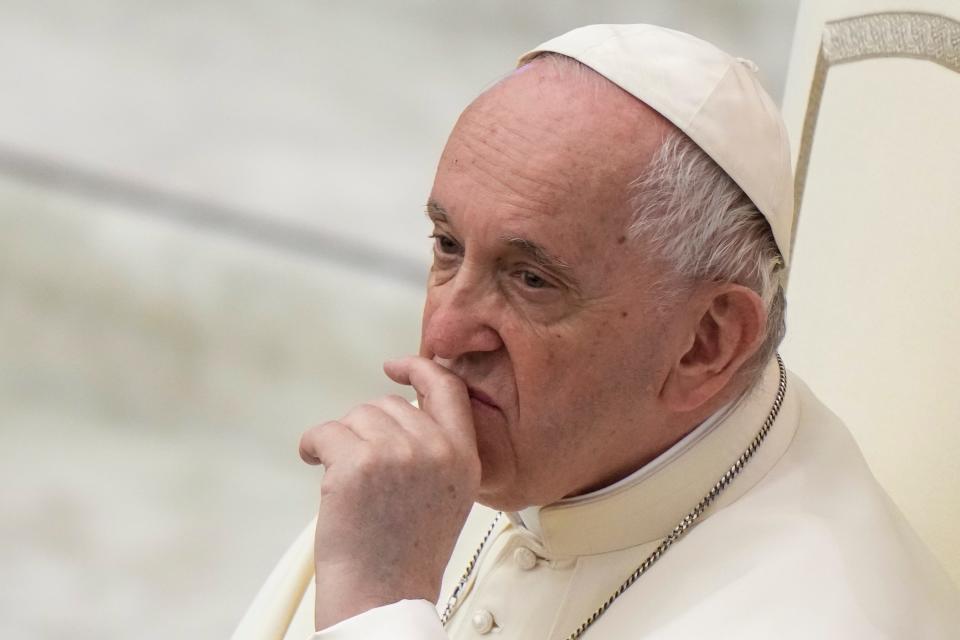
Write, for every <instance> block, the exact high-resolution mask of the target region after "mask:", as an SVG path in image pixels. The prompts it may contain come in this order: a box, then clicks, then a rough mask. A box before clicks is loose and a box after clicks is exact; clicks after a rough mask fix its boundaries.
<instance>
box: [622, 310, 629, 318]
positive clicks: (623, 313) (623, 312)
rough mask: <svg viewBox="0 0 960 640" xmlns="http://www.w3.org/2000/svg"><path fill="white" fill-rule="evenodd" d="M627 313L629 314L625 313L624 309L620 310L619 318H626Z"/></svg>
mask: <svg viewBox="0 0 960 640" xmlns="http://www.w3.org/2000/svg"><path fill="white" fill-rule="evenodd" d="M628 315H630V314H629V313H627V312H626V311H621V312H620V317H621V318H626V317H627V316H628Z"/></svg>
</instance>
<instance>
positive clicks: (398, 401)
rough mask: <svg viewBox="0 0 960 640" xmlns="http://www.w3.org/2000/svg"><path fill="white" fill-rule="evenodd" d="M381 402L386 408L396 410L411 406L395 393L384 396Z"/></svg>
mask: <svg viewBox="0 0 960 640" xmlns="http://www.w3.org/2000/svg"><path fill="white" fill-rule="evenodd" d="M382 402H383V404H384V405H386V406H389V407H397V408H398V409H406V408H407V407H410V406H412V405H411V404H410V402H409V401H408V400H407V399H406V398H404V397H402V396H398V395H397V394H395V393H394V394H390V395H388V396H384V397H383V400H382Z"/></svg>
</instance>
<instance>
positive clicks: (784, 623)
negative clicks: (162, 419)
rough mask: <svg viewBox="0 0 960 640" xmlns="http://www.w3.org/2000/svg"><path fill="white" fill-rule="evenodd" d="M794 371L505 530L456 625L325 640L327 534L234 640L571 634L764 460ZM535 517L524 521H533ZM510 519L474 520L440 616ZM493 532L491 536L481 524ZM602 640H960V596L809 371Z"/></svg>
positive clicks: (395, 621) (300, 552)
mask: <svg viewBox="0 0 960 640" xmlns="http://www.w3.org/2000/svg"><path fill="white" fill-rule="evenodd" d="M777 381H778V375H777V366H776V363H775V362H771V363H770V365H769V367H768V369H767V370H766V372H765V374H764V377H763V380H762V382H761V384H760V385H759V386H758V387H757V388H756V389H755V390H754V391H752V392H751V393H749V394H748V395H747V396H745V397H744V398H742V399H741V400H740V401H739V402H738V403H736V405H734V406H733V407H731V408H730V410H729V411H727V412H725V414H724V415H723V416H721V417H720V418H719V419H718V420H716V421H714V424H711V425H710V426H709V428H704V429H698V430H697V431H696V432H695V433H694V434H691V436H690V437H688V438H685V439H684V440H682V441H681V442H680V443H678V444H677V445H676V446H674V447H672V448H671V449H670V450H668V451H667V452H666V453H664V454H663V455H662V456H660V457H658V458H657V459H656V460H654V461H653V462H652V463H650V465H647V467H644V469H642V470H640V472H638V473H637V474H634V475H633V476H631V477H630V478H629V479H628V480H627V481H625V482H621V483H618V484H617V485H616V486H614V487H611V488H609V489H608V490H605V491H601V492H598V493H597V494H594V495H591V496H588V497H587V498H586V499H576V500H572V501H563V502H561V503H557V504H554V505H550V506H547V507H544V508H541V509H539V510H538V511H537V512H536V514H535V515H536V518H535V519H534V520H535V521H536V524H535V526H531V522H530V521H531V518H530V515H531V514H530V513H529V512H527V513H526V514H525V515H526V521H527V522H526V524H527V526H523V524H521V520H520V519H519V518H518V517H516V516H514V517H507V518H501V521H500V522H499V524H498V526H497V528H496V530H495V532H494V534H493V535H492V536H491V539H490V541H489V542H488V543H487V545H486V546H485V547H484V551H483V554H482V556H481V558H480V562H479V563H478V567H477V568H476V569H475V570H474V572H473V574H472V576H471V578H470V580H469V581H468V582H467V584H466V588H465V590H464V593H463V594H462V595H461V598H460V601H459V604H458V606H457V608H456V610H455V612H454V614H453V616H452V618H451V620H450V622H449V624H448V625H447V627H446V629H444V628H443V627H442V626H441V625H440V623H439V618H438V616H437V613H436V610H435V609H434V605H433V604H432V603H427V602H425V601H422V600H421V601H402V602H399V603H395V604H392V605H388V606H385V607H380V608H378V609H375V610H372V611H369V612H366V613H364V614H361V615H359V616H356V617H354V618H351V619H349V620H345V621H343V622H341V623H340V624H338V625H335V626H334V627H331V628H330V629H327V630H324V631H322V632H319V633H316V634H314V633H313V626H312V625H313V602H314V590H313V580H312V578H313V549H312V544H313V531H312V526H310V527H308V528H307V530H306V531H304V533H303V534H302V535H301V536H300V538H298V539H297V541H296V542H295V543H294V545H293V547H291V549H290V550H289V551H288V552H287V554H286V555H285V556H284V558H283V559H282V560H281V562H280V564H279V565H278V567H277V568H276V569H275V571H274V573H273V574H272V575H271V576H270V578H269V579H268V581H267V583H266V584H265V585H264V587H263V588H262V589H261V591H260V593H259V594H258V595H257V598H256V600H255V601H254V603H253V605H252V606H251V608H250V610H249V611H248V612H247V615H246V616H245V617H244V619H243V621H242V622H241V624H240V626H239V628H238V629H237V631H236V633H235V635H234V636H233V638H234V640H248V639H249V640H266V639H268V638H269V639H273V640H281V639H282V640H308V639H310V638H315V640H321V639H323V640H331V639H333V640H361V639H364V640H379V639H381V638H382V639H383V640H387V639H388V638H389V639H390V640H406V639H410V640H415V639H416V640H445V639H446V638H448V637H449V638H454V639H460V638H480V637H483V636H485V635H488V636H489V637H491V638H496V639H497V640H513V639H524V640H532V639H537V640H539V639H544V640H547V639H550V640H553V639H560V640H562V639H563V638H566V637H568V636H569V635H570V633H572V632H573V631H574V630H575V629H576V628H577V627H578V626H580V624H581V623H582V622H583V621H584V620H585V619H587V617H588V616H590V614H591V613H592V612H593V611H594V610H595V609H596V608H597V607H598V606H599V605H600V604H601V603H602V602H604V601H605V600H606V599H607V598H608V597H610V595H611V594H612V593H613V592H614V591H615V590H616V589H617V587H618V586H619V585H620V584H621V583H622V582H623V580H624V579H626V578H627V576H629V575H630V574H631V573H632V572H633V570H634V569H635V568H636V567H637V566H638V565H640V564H641V563H642V562H643V561H644V559H645V558H646V557H647V556H648V555H649V554H650V552H651V551H653V549H654V548H656V546H657V545H658V544H659V543H660V541H661V540H662V539H663V537H664V536H665V535H666V534H668V533H669V532H670V531H671V530H672V529H673V527H674V526H675V525H676V524H677V523H678V522H679V521H680V520H681V519H682V518H683V517H684V516H685V515H686V514H687V513H688V512H689V511H690V509H692V508H693V506H694V505H695V504H697V503H698V502H699V501H700V499H701V498H702V497H703V496H704V495H706V493H707V492H708V491H709V490H710V488H711V487H712V486H713V485H714V483H716V481H717V480H718V479H719V478H720V477H721V476H722V475H723V473H724V472H726V470H727V469H728V468H729V467H730V465H731V464H732V463H733V462H734V461H735V460H736V459H737V458H738V457H739V456H740V454H741V453H742V452H743V451H744V449H746V448H747V446H748V444H749V443H750V441H751V440H752V439H753V438H754V436H755V435H756V433H757V431H758V430H759V429H760V426H761V425H762V423H763V421H764V419H765V417H766V415H767V413H768V412H769V411H770V406H771V404H772V401H773V398H774V396H775V393H776V387H777ZM521 517H522V515H521ZM492 519H493V514H492V512H490V510H488V509H485V508H477V509H475V510H474V512H473V513H472V514H471V516H470V520H469V521H468V526H467V527H465V529H464V530H465V531H470V532H471V535H462V536H461V539H460V541H459V542H458V543H457V547H456V549H455V551H454V553H453V556H452V558H451V562H450V565H449V566H448V568H447V571H446V574H445V576H444V588H443V591H442V596H441V602H440V605H439V607H440V608H441V609H442V608H443V606H444V605H445V602H446V598H447V596H448V595H449V593H450V591H451V590H452V588H453V586H454V585H455V584H456V581H457V580H458V579H459V577H460V575H461V574H462V572H463V569H464V566H465V565H466V561H467V559H468V558H469V557H470V556H471V555H472V554H473V552H474V551H475V549H476V547H477V545H478V543H479V537H478V536H477V535H476V533H474V532H476V531H478V530H482V529H483V528H484V527H483V524H482V523H486V522H489V521H491V520H492ZM478 524H479V526H478ZM584 637H585V638H586V639H587V640H589V639H590V638H606V639H619V638H623V639H627V638H631V639H633V638H651V639H658V640H659V639H668V638H670V639H674V638H676V639H680V638H684V639H686V638H695V637H708V638H727V637H737V638H756V639H760V638H763V639H767V638H773V637H776V638H804V639H808V638H911V639H912V638H958V637H960V598H958V596H957V592H956V589H955V587H954V586H953V585H952V583H951V582H950V580H949V578H947V576H946V574H945V573H944V572H943V571H942V569H940V567H939V566H938V565H937V563H936V561H935V560H934V559H933V558H932V556H931V555H930V554H929V552H928V551H927V550H926V548H925V547H924V546H923V545H922V543H921V542H920V541H919V540H918V539H917V537H916V535H915V534H914V533H913V531H912V530H911V529H910V527H909V525H907V523H906V522H905V521H904V519H903V517H902V516H901V514H900V513H899V511H898V510H897V509H896V507H895V506H894V505H893V504H892V503H891V502H890V500H889V498H888V497H887V495H886V493H885V492H884V491H883V489H882V488H881V487H880V486H879V485H878V484H877V482H876V480H875V479H874V478H873V476H872V474H871V473H870V471H869V469H868V468H867V465H866V463H865V461H864V459H863V457H862V455H861V454H860V451H859V449H858V448H857V446H856V444H855V443H854V441H853V439H852V438H851V436H850V434H849V433H848V432H847V430H846V428H845V427H844V426H843V425H842V423H841V422H840V421H839V420H838V419H837V417H836V416H834V415H833V414H832V413H830V411H829V410H828V409H827V408H826V407H824V406H823V405H822V404H821V403H820V402H819V401H818V400H817V399H816V398H815V397H814V396H813V394H812V393H811V392H810V390H809V389H807V387H806V386H805V385H804V384H803V382H802V381H800V380H799V379H798V378H797V377H796V376H794V375H793V374H789V375H788V383H787V393H786V396H785V400H784V403H783V407H782V409H781V411H780V414H779V416H778V418H777V420H776V422H775V423H774V425H773V427H772V429H771V430H770V433H769V435H768V436H767V438H766V440H765V441H764V443H763V444H762V445H761V446H760V448H759V449H758V450H757V452H756V454H755V455H754V456H753V458H752V459H751V460H750V462H749V463H748V464H747V465H746V466H745V467H744V469H743V471H742V472H741V473H740V475H739V476H737V477H736V479H734V481H733V482H732V484H730V485H729V486H728V487H727V489H726V490H725V491H724V492H723V493H722V494H721V495H720V497H719V498H718V500H717V501H716V502H715V503H714V504H713V505H712V506H711V507H710V508H709V509H708V510H707V512H706V513H705V514H704V516H703V517H702V518H701V519H700V521H699V522H698V523H697V524H696V525H695V526H694V527H693V529H692V530H691V531H690V532H688V534H687V535H686V536H685V537H683V538H681V539H680V540H679V541H678V542H677V543H675V544H674V545H673V546H672V547H671V548H670V549H668V550H667V551H666V553H665V554H664V555H663V556H662V558H661V559H660V560H659V561H658V562H657V563H656V564H655V565H654V566H653V567H652V568H651V569H650V570H649V571H647V572H646V573H645V574H644V575H643V576H641V578H640V579H639V580H638V581H637V582H636V583H635V584H634V585H633V586H632V587H630V588H629V589H627V591H626V592H624V594H623V595H622V596H620V597H619V598H618V599H617V600H616V601H615V602H614V603H613V605H612V606H611V607H610V608H609V610H608V611H607V612H606V613H604V614H603V615H602V616H600V618H599V619H598V620H597V621H596V623H595V624H594V625H593V626H592V627H590V629H589V630H588V631H587V632H586V633H585V634H584Z"/></svg>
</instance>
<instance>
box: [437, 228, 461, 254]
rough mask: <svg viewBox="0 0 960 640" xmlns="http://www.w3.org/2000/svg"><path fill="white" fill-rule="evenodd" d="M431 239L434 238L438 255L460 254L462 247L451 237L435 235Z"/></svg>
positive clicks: (440, 234)
mask: <svg viewBox="0 0 960 640" xmlns="http://www.w3.org/2000/svg"><path fill="white" fill-rule="evenodd" d="M430 237H431V238H433V240H434V248H435V249H436V251H437V252H438V253H443V254H446V255H449V256H455V255H457V254H459V253H460V245H459V244H457V242H456V241H455V240H453V239H452V238H451V237H450V236H445V235H443V234H442V233H434V234H432V235H431V236H430Z"/></svg>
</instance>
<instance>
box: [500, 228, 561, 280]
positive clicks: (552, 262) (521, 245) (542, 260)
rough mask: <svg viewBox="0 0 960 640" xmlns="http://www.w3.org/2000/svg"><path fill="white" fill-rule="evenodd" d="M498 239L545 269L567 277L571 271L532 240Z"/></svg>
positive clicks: (504, 237) (502, 237) (503, 237)
mask: <svg viewBox="0 0 960 640" xmlns="http://www.w3.org/2000/svg"><path fill="white" fill-rule="evenodd" d="M500 239H501V240H502V241H503V242H506V243H507V244H508V245H510V246H511V247H513V248H515V249H518V250H519V251H521V252H522V253H525V254H527V255H528V256H530V258H531V259H532V260H533V261H534V262H536V263H537V264H538V265H540V266H541V267H543V268H545V269H551V270H553V271H556V272H558V273H563V274H567V275H569V274H570V272H571V271H572V270H573V269H572V268H571V267H570V265H569V264H567V262H566V261H564V260H563V259H562V258H560V257H558V256H555V255H553V254H552V253H550V252H549V251H547V250H546V249H544V248H543V247H542V246H540V245H539V244H537V243H536V242H534V241H532V240H528V239H526V238H516V237H508V236H501V238H500Z"/></svg>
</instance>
